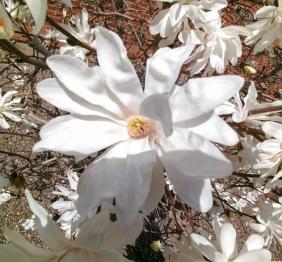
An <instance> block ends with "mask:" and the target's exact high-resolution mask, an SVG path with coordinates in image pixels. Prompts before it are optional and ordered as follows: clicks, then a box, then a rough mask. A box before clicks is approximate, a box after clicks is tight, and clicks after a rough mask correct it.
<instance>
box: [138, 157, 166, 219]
mask: <svg viewBox="0 0 282 262" xmlns="http://www.w3.org/2000/svg"><path fill="white" fill-rule="evenodd" d="M164 192H165V181H164V168H163V165H162V163H161V162H160V161H159V160H157V161H156V162H155V165H154V168H153V175H152V180H151V187H150V190H149V194H148V196H147V199H146V201H145V203H144V204H143V206H142V207H141V208H140V209H141V210H142V211H143V213H145V214H149V213H151V212H153V210H154V209H155V208H156V207H157V206H158V203H159V202H160V201H161V198H162V196H163V195H164Z"/></svg>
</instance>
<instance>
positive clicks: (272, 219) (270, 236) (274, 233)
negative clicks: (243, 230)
mask: <svg viewBox="0 0 282 262" xmlns="http://www.w3.org/2000/svg"><path fill="white" fill-rule="evenodd" d="M279 202H280V203H274V202H273V203H270V202H267V201H266V202H261V203H260V204H259V206H258V207H256V208H254V211H255V215H256V218H257V221H258V223H250V225H249V226H250V227H251V228H252V229H253V230H255V231H256V232H257V233H259V234H260V235H262V236H263V237H264V238H265V244H266V245H269V244H271V242H272V241H277V242H278V243H279V245H282V198H281V197H280V198H279Z"/></svg>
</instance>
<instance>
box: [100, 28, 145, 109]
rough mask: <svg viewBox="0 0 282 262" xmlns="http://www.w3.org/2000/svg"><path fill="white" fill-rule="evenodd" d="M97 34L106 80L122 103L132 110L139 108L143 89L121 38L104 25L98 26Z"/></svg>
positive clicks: (101, 63) (101, 65) (101, 64)
mask: <svg viewBox="0 0 282 262" xmlns="http://www.w3.org/2000/svg"><path fill="white" fill-rule="evenodd" d="M95 35H96V49H97V58H98V61H99V65H100V67H101V70H102V71H103V74H104V77H105V82H106V83H107V85H108V86H109V88H110V89H111V91H112V92H114V93H115V94H116V96H117V98H118V99H120V103H122V104H123V105H124V106H126V107H127V108H129V109H130V110H134V109H135V110H137V108H138V106H139V103H140V102H141V99H142V98H143V91H142V87H141V84H140V81H139V79H138V77H137V75H136V72H135V69H134V67H133V66H132V64H131V62H130V60H129V59H128V57H127V52H126V49H125V47H124V45H123V43H122V41H121V39H120V38H119V36H118V35H117V34H115V33H113V32H111V31H109V30H107V29H105V28H103V27H97V28H96V30H95Z"/></svg>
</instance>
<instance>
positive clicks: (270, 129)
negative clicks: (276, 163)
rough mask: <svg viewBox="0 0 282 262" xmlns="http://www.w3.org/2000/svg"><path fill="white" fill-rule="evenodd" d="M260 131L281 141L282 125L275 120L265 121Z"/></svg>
mask: <svg viewBox="0 0 282 262" xmlns="http://www.w3.org/2000/svg"><path fill="white" fill-rule="evenodd" d="M262 131H263V132H264V133H265V134H266V135H268V136H270V137H274V138H276V139H278V140H280V141H282V125H281V124H279V123H276V122H265V123H263V125H262Z"/></svg>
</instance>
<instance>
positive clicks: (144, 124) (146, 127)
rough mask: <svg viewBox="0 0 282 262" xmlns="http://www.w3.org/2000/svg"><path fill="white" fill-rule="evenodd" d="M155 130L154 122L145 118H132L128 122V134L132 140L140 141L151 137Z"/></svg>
mask: <svg viewBox="0 0 282 262" xmlns="http://www.w3.org/2000/svg"><path fill="white" fill-rule="evenodd" d="M153 129H154V124H153V122H152V121H151V120H150V119H148V118H146V117H143V116H131V117H130V118H129V119H128V120H127V132H128V134H129V136H130V137H131V138H134V139H139V138H143V137H145V136H147V135H149V134H150V133H151V132H152V131H153Z"/></svg>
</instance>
